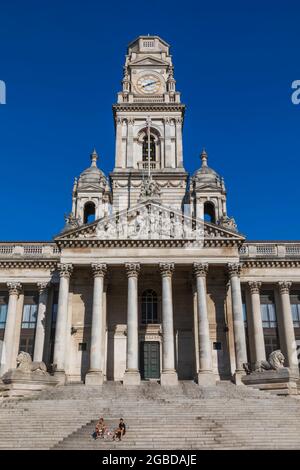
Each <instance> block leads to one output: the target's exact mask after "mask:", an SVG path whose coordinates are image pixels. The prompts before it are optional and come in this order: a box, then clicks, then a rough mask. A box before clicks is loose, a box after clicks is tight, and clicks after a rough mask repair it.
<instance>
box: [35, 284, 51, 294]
mask: <svg viewBox="0 0 300 470" xmlns="http://www.w3.org/2000/svg"><path fill="white" fill-rule="evenodd" d="M37 287H38V291H39V294H40V295H41V294H43V292H45V291H46V290H47V289H48V287H49V283H48V282H38V283H37Z"/></svg>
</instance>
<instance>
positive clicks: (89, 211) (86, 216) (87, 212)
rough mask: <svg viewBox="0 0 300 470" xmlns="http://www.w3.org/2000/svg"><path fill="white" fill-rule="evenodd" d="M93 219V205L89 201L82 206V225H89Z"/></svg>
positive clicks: (94, 214) (94, 212) (94, 211)
mask: <svg viewBox="0 0 300 470" xmlns="http://www.w3.org/2000/svg"><path fill="white" fill-rule="evenodd" d="M95 217H96V207H95V204H94V203H93V202H91V201H89V202H87V203H86V204H85V206H84V212H83V223H84V224H90V223H91V222H94V220H95Z"/></svg>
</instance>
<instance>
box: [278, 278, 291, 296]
mask: <svg viewBox="0 0 300 470" xmlns="http://www.w3.org/2000/svg"><path fill="white" fill-rule="evenodd" d="M278 285H279V292H280V294H289V293H290V288H291V286H292V283H291V281H281V282H278Z"/></svg>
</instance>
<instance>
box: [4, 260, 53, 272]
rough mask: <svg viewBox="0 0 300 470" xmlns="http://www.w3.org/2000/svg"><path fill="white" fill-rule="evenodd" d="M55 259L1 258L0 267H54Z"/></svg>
mask: <svg viewBox="0 0 300 470" xmlns="http://www.w3.org/2000/svg"><path fill="white" fill-rule="evenodd" d="M57 261H58V260H57V259H56V260H41V259H40V260H39V259H35V260H1V261H0V269H12V268H19V269H22V268H23V269H27V268H30V269H32V268H33V269H40V268H42V269H51V270H52V269H56V267H57Z"/></svg>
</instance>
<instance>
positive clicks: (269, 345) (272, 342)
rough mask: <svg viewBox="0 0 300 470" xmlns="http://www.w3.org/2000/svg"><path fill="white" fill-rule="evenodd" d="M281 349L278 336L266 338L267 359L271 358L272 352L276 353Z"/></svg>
mask: <svg viewBox="0 0 300 470" xmlns="http://www.w3.org/2000/svg"><path fill="white" fill-rule="evenodd" d="M276 349H279V342H278V337H277V336H265V351H266V358H267V359H268V357H269V356H270V354H271V352H273V351H276Z"/></svg>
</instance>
